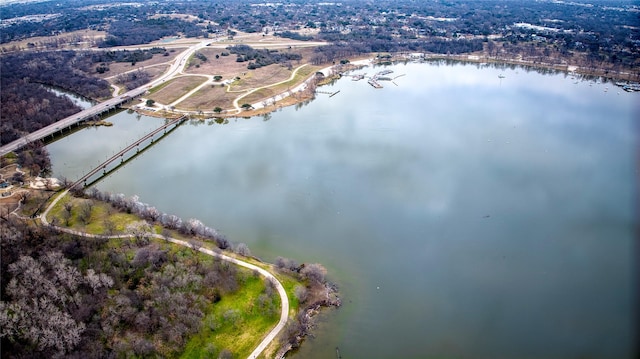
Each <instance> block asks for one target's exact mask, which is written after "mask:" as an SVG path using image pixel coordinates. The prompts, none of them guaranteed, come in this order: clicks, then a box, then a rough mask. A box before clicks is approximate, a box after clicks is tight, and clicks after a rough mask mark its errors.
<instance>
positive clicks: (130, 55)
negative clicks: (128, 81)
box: [91, 47, 169, 64]
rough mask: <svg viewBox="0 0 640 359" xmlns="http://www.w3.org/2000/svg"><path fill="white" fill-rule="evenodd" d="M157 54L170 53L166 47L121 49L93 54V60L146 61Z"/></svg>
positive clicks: (96, 61) (95, 61) (107, 61)
mask: <svg viewBox="0 0 640 359" xmlns="http://www.w3.org/2000/svg"><path fill="white" fill-rule="evenodd" d="M155 54H163V55H167V56H168V55H169V53H168V52H167V50H166V49H165V48H164V47H154V48H151V49H144V50H133V51H130V50H121V51H102V52H96V53H92V54H91V61H93V62H94V63H98V62H105V63H109V62H131V63H132V64H135V63H136V62H140V61H145V60H149V59H151V58H153V55H155Z"/></svg>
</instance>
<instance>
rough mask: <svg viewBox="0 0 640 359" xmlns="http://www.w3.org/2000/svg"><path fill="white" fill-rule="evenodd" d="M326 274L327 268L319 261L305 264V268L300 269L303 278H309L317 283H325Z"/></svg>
mask: <svg viewBox="0 0 640 359" xmlns="http://www.w3.org/2000/svg"><path fill="white" fill-rule="evenodd" d="M326 274H327V270H326V269H325V268H324V267H323V266H322V265H321V264H318V263H311V264H305V265H304V266H303V268H302V269H300V275H301V276H302V278H303V279H308V280H309V281H311V282H312V283H316V284H320V283H323V282H324V276H325V275H326Z"/></svg>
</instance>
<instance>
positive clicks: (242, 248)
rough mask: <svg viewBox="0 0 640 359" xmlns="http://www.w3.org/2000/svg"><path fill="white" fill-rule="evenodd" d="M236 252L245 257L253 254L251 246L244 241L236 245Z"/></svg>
mask: <svg viewBox="0 0 640 359" xmlns="http://www.w3.org/2000/svg"><path fill="white" fill-rule="evenodd" d="M236 253H238V254H239V255H241V256H244V257H249V256H251V251H250V250H249V247H248V246H247V245H246V244H244V243H240V244H238V246H237V247H236Z"/></svg>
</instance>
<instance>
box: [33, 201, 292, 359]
mask: <svg viewBox="0 0 640 359" xmlns="http://www.w3.org/2000/svg"><path fill="white" fill-rule="evenodd" d="M68 192H69V190H65V191H64V192H62V193H60V195H58V196H57V197H56V199H55V200H53V201H52V202H51V204H50V205H49V206H48V207H47V209H46V210H45V211H44V212H43V213H42V214H41V215H40V221H41V222H42V224H44V225H45V226H49V227H53V228H56V229H57V230H59V231H62V232H65V233H70V234H73V235H76V236H81V237H87V238H101V239H110V238H129V237H132V236H131V235H129V234H121V235H114V236H105V235H96V234H89V233H85V232H80V231H75V230H72V229H69V228H64V227H58V226H55V225H53V224H51V223H49V222H48V221H47V215H48V214H49V211H51V209H52V208H53V207H54V206H55V205H56V204H57V203H58V202H59V201H60V200H61V199H62V198H64V197H65V196H66V195H67V194H68ZM151 236H153V237H155V238H158V239H162V240H168V241H169V242H172V243H175V244H178V245H181V246H185V247H189V248H191V245H190V244H189V243H188V242H187V241H183V240H180V239H176V238H171V237H169V238H167V237H164V236H161V235H159V234H155V233H152V234H151ZM199 251H200V252H202V253H205V254H208V255H210V256H213V257H216V258H219V259H221V260H223V261H226V262H229V263H233V264H236V265H239V266H241V267H245V268H248V269H250V270H252V271H257V272H258V273H260V274H261V275H262V276H264V277H265V278H267V279H268V280H271V281H273V283H274V284H275V287H276V290H277V291H278V295H279V296H280V302H281V303H282V305H281V308H280V320H279V321H278V324H276V326H275V327H274V328H273V329H271V331H270V332H269V334H267V336H266V337H264V339H262V341H261V342H260V344H259V345H258V346H257V347H256V349H255V350H254V351H253V352H252V353H251V354H249V356H248V359H255V358H257V357H258V356H259V355H260V354H261V353H262V352H263V351H264V350H265V349H266V348H267V346H269V344H271V342H272V341H273V340H274V339H275V338H276V337H277V336H278V334H280V332H281V331H282V330H283V329H284V327H285V325H286V324H287V319H288V318H289V297H287V292H286V291H285V290H284V286H283V285H282V283H280V281H279V280H278V278H276V277H275V276H274V275H273V274H271V273H270V272H269V271H267V270H266V269H264V268H261V267H258V266H257V265H254V264H251V263H249V262H245V261H243V260H240V259H237V258H233V257H230V256H227V255H225V254H222V253H218V252H215V251H213V250H211V249H208V248H200V249H199Z"/></svg>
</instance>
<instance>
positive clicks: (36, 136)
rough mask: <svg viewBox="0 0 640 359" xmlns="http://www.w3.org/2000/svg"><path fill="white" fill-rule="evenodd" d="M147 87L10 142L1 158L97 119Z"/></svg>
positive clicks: (139, 93)
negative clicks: (32, 143) (77, 125)
mask: <svg viewBox="0 0 640 359" xmlns="http://www.w3.org/2000/svg"><path fill="white" fill-rule="evenodd" d="M146 90H147V89H146V87H144V88H137V89H135V90H131V91H129V92H127V93H125V94H124V95H120V96H118V97H115V98H112V99H109V100H107V101H104V102H101V103H100V104H98V105H96V106H93V107H91V108H88V109H86V110H82V111H80V112H78V113H76V114H74V115H71V116H69V117H67V118H65V119H62V120H60V121H57V122H55V123H52V124H51V125H49V126H46V127H43V128H41V129H39V130H37V131H35V132H32V133H30V134H28V135H25V136H23V137H21V138H19V139H17V140H15V141H13V142H10V143H8V144H6V145H4V146H2V147H0V156H4V155H6V154H7V153H9V152H13V151H15V150H18V149H20V148H21V147H23V146H26V145H28V144H29V143H31V142H34V141H39V140H41V139H43V138H46V137H48V136H51V135H53V134H54V133H57V132H60V131H62V130H64V129H65V128H69V127H72V126H73V125H76V124H78V123H80V122H84V121H87V120H92V119H95V118H96V117H98V116H100V115H102V114H103V113H105V112H109V111H111V110H113V109H115V108H117V107H118V106H120V105H122V104H123V103H126V102H129V101H131V100H132V99H133V98H135V97H138V96H140V95H142V94H143V93H145V91H146Z"/></svg>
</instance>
